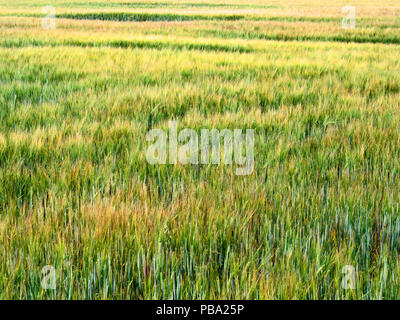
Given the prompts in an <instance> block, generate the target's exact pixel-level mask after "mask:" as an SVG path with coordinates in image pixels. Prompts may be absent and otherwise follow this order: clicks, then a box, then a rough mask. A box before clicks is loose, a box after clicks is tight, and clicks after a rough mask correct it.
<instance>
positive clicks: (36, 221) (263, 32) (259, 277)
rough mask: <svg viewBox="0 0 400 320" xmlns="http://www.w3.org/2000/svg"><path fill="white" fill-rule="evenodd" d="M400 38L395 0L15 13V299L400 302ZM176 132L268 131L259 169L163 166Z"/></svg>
mask: <svg viewBox="0 0 400 320" xmlns="http://www.w3.org/2000/svg"><path fill="white" fill-rule="evenodd" d="M48 5H50V6H53V7H54V8H55V10H56V19H55V23H56V25H55V29H46V28H43V26H42V21H43V18H44V14H43V13H42V9H43V7H44V6H48ZM346 5H352V6H355V7H356V14H357V16H356V17H357V20H356V27H355V29H348V30H347V29H344V28H343V27H342V19H343V16H344V14H343V13H342V7H343V6H346ZM399 31H400V3H399V2H398V1H394V0H378V1H375V2H371V1H369V0H355V1H352V2H351V3H348V2H347V1H342V0H333V1H327V0H322V1H317V0H308V1H306V0H298V1H295V0H288V1H278V0H257V1H256V0H248V1H245V0H140V1H136V0H135V1H133V0H125V1H124V0H122V1H121V0H112V1H106V0H93V1H83V0H74V1H63V0H46V1H44V0H38V1H33V0H16V1H9V0H0V88H1V89H0V252H1V253H0V257H1V259H0V299H398V298H400V280H399V274H400V264H399V254H400V210H399V201H400V199H399V196H400V108H399V107H400V51H399V45H400V32H399ZM170 120H175V121H177V122H178V125H179V127H181V128H192V129H195V130H196V131H200V130H201V129H202V128H216V129H224V128H231V129H233V128H242V129H246V128H251V129H254V130H255V150H254V152H255V168H254V171H253V172H252V174H251V175H248V176H237V175H235V172H234V169H235V168H234V167H233V166H229V165H223V164H220V165H213V164H210V165H186V166H185V165H170V164H167V165H151V164H149V163H148V162H147V161H146V149H147V148H148V145H149V143H148V142H147V141H146V133H147V132H148V131H149V130H150V129H151V128H164V129H167V128H168V123H169V121H170ZM45 266H53V267H54V270H55V272H56V288H55V289H46V288H43V286H42V285H41V282H42V277H43V274H42V268H43V267H45ZM345 266H352V267H354V270H355V271H356V272H355V283H354V288H350V289H349V288H345V287H344V286H343V283H342V280H343V277H344V276H346V274H343V273H342V272H343V270H346V267H345Z"/></svg>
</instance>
